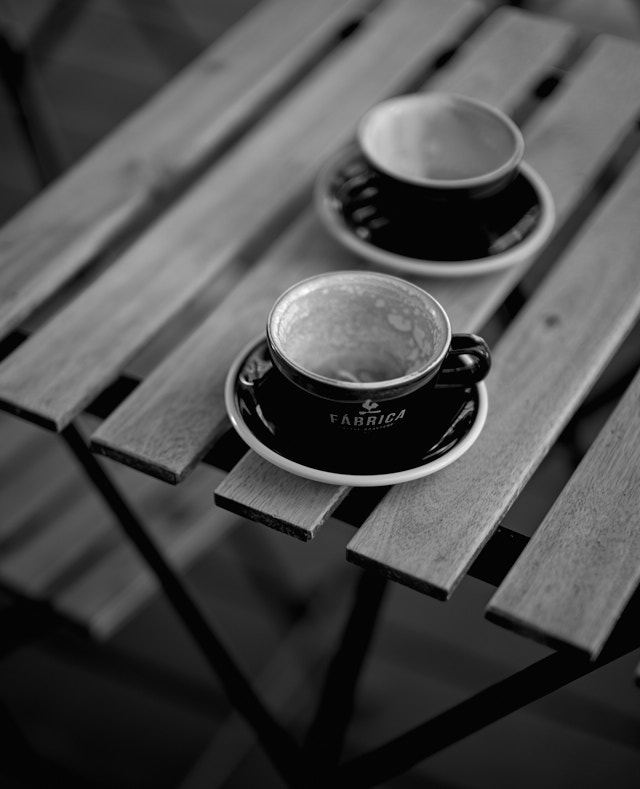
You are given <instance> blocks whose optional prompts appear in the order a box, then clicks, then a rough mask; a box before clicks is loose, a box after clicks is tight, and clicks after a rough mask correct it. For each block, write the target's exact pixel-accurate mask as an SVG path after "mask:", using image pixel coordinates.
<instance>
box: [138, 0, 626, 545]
mask: <svg viewBox="0 0 640 789" xmlns="http://www.w3.org/2000/svg"><path fill="white" fill-rule="evenodd" d="M574 40H575V39H574V32H573V31H572V29H571V28H570V27H569V26H567V25H564V24H560V23H557V22H551V21H549V20H540V19H538V18H536V17H532V16H530V15H528V14H523V13H522V12H519V11H516V10H507V9H502V10H501V11H500V12H499V13H496V14H494V15H493V16H492V17H491V18H490V19H489V21H488V22H487V23H486V24H485V25H483V26H482V27H481V28H480V29H479V30H478V31H476V33H475V34H474V35H473V36H472V37H471V38H470V39H469V41H468V42H467V46H465V47H464V48H463V49H462V51H461V52H460V53H459V55H458V56H457V57H456V58H455V59H454V60H452V61H451V62H450V63H449V64H448V66H447V68H445V69H443V70H442V71H441V72H438V73H437V74H436V76H435V79H434V81H433V86H434V88H436V89H440V90H450V91H455V92H461V93H466V94H467V95H473V96H476V97H477V98H481V99H486V100H491V101H494V102H495V103H497V104H498V105H499V106H502V107H503V109H504V110H505V111H508V112H513V110H514V108H515V107H517V106H518V105H519V103H520V102H521V101H522V96H523V95H524V96H526V95H528V94H529V93H530V91H531V90H532V86H533V85H535V84H537V82H539V81H540V80H542V79H544V78H545V77H546V76H547V75H548V74H549V72H550V71H551V70H553V68H554V67H555V65H556V64H557V63H558V62H561V61H563V60H564V59H565V57H566V56H567V52H568V51H569V50H570V49H571V47H572V45H573V43H574ZM431 85H432V82H431V81H429V82H428V83H427V85H426V88H427V89H428V88H430V87H431ZM503 95H504V96H505V97H507V98H509V97H511V99H512V100H513V102H514V103H513V104H512V105H505V104H501V101H500V98H499V97H501V96H503ZM625 121H626V115H625ZM525 131H526V130H525ZM526 140H527V145H528V146H529V144H530V145H531V147H532V148H533V150H534V151H535V140H532V141H529V138H528V136H527V137H526ZM588 156H589V159H586V157H585V159H586V161H590V160H591V159H592V158H594V157H595V158H597V156H596V152H595V151H589V153H588ZM323 238H324V239H325V240H324V241H322V239H323ZM322 244H324V245H325V247H326V248H327V252H326V260H327V262H326V263H325V264H324V266H323V268H325V269H327V268H329V267H331V266H335V268H357V267H358V266H368V263H363V262H362V261H361V260H359V259H358V258H356V257H355V256H354V255H352V254H351V253H350V252H348V251H346V250H344V249H342V248H341V247H339V246H338V245H337V244H336V243H335V242H334V241H333V240H332V239H328V238H327V233H326V231H325V230H324V229H323V228H322V227H320V226H319V223H318V221H314V219H313V218H311V217H309V218H308V219H306V221H305V222H303V223H301V224H300V226H299V227H298V228H296V229H295V230H294V231H293V235H292V236H291V237H290V238H288V239H287V243H286V244H284V245H282V246H278V247H276V248H274V250H272V254H271V255H270V258H271V257H273V258H274V262H275V260H276V259H280V260H282V261H286V260H290V261H291V265H293V261H295V260H296V259H298V260H303V261H304V260H306V259H307V257H308V258H309V259H310V262H312V263H314V261H315V260H316V258H318V257H319V256H318V254H317V253H316V250H322ZM307 250H310V253H308V252H307ZM271 265H273V263H271ZM523 271H524V268H523V267H518V268H517V269H516V270H514V271H507V272H502V273H499V274H492V275H488V276H486V277H481V278H475V279H471V280H469V279H462V280H458V279H449V280H447V279H434V278H420V279H418V278H414V277H412V279H413V280H414V281H415V282H417V283H418V284H419V285H422V286H423V287H424V288H425V289H426V290H428V291H429V292H431V293H433V295H434V296H436V298H438V300H439V301H440V302H441V303H442V304H443V305H444V306H445V308H446V309H447V312H448V313H449V316H450V319H451V324H452V327H453V329H454V331H470V330H475V329H477V328H478V327H479V326H481V325H482V323H483V322H484V321H485V320H486V319H487V318H488V317H489V316H490V315H491V313H492V312H493V310H494V309H495V308H496V306H497V305H498V304H499V303H500V302H501V300H502V299H503V298H504V296H505V295H506V293H508V291H509V290H510V289H511V288H512V287H513V284H514V283H515V281H517V279H518V278H520V277H521V276H522V274H523ZM303 273H304V272H303ZM281 284H285V283H284V281H281ZM271 295H272V294H270V297H271ZM248 296H249V294H248ZM249 300H250V298H247V301H249ZM265 315H266V311H265ZM131 421H132V420H130V422H131ZM256 463H260V465H261V473H260V474H259V475H253V476H251V477H249V476H245V475H244V474H243V470H244V467H242V466H239V467H237V468H236V469H234V470H232V471H231V472H230V473H229V475H228V476H227V478H226V479H225V481H224V482H223V483H222V489H221V490H220V491H219V492H220V494H221V495H220V501H219V503H220V504H223V506H225V507H229V508H232V509H234V510H235V509H237V511H239V512H243V513H244V514H245V515H246V514H247V512H248V511H249V510H248V508H249V507H250V502H252V503H255V502H257V501H260V502H261V506H262V507H263V509H262V512H261V515H262V517H264V518H265V519H268V520H270V521H271V522H273V518H274V516H275V511H276V510H277V511H279V512H282V511H283V507H282V504H281V501H280V500H275V499H270V498H269V490H270V486H271V482H270V475H274V476H275V475H276V474H278V472H277V471H276V470H273V469H272V467H271V470H270V466H269V464H268V462H267V461H258V460H256ZM278 476H280V475H279V474H278ZM258 480H259V481H260V484H261V485H262V486H263V487H264V493H263V494H262V493H260V492H259V490H258V484H259V483H258ZM305 488H306V481H305V480H302V479H299V478H295V477H293V476H290V477H289V482H288V488H287V491H286V497H287V499H289V500H290V501H291V502H292V503H293V502H296V501H303V500H304V496H305ZM231 490H233V497H232V496H231ZM282 495H283V494H281V496H282ZM327 495H329V493H327ZM299 509H300V508H299V506H297V507H296V506H295V505H293V504H292V506H291V507H290V508H289V509H288V510H287V511H289V512H292V511H299ZM325 512H326V506H325V503H324V502H322V501H319V500H318V501H317V519H318V523H317V525H320V524H321V523H322V522H323V520H324V518H325ZM310 513H311V510H310V509H309V507H308V506H307V509H306V510H305V517H306V518H307V519H308V517H309V515H310ZM254 516H255V517H258V518H259V517H260V514H259V513H255V515H254ZM293 525H294V524H292V523H291V522H289V524H285V523H283V524H282V528H283V529H284V530H286V529H287V528H290V527H291V526H293Z"/></svg>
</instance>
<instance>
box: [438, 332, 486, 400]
mask: <svg viewBox="0 0 640 789" xmlns="http://www.w3.org/2000/svg"><path fill="white" fill-rule="evenodd" d="M461 356H470V357H472V358H471V360H466V359H461V358H460V357H461ZM490 368H491V352H490V351H489V346H488V345H487V343H486V342H485V341H484V340H483V339H482V337H478V335H477V334H454V335H453V337H452V338H451V346H450V348H449V352H448V353H447V355H446V357H445V360H444V362H443V363H442V367H441V368H440V372H439V373H438V380H437V381H436V387H438V388H439V387H445V386H470V385H471V384H475V383H478V381H482V379H483V378H485V377H486V376H487V373H488V372H489V370H490Z"/></svg>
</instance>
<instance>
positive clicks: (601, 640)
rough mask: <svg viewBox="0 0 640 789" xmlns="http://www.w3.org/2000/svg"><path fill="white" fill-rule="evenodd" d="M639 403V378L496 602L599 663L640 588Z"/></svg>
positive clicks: (520, 626) (496, 607)
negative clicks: (615, 629) (602, 651)
mask: <svg viewBox="0 0 640 789" xmlns="http://www.w3.org/2000/svg"><path fill="white" fill-rule="evenodd" d="M636 196H637V197H638V196H639V195H636ZM639 401H640V375H637V376H636V378H635V379H634V381H633V383H632V384H631V385H630V386H629V388H628V389H627V391H626V393H625V395H624V397H623V398H622V400H621V401H620V403H619V404H618V406H617V407H616V409H615V411H614V412H613V414H612V415H611V416H610V417H609V419H608V421H607V423H606V425H605V427H604V428H603V429H602V431H601V433H600V434H599V435H598V437H597V438H596V440H595V441H594V443H593V444H592V445H591V447H590V449H589V451H588V452H587V454H586V455H585V457H584V459H583V460H582V462H581V464H580V466H579V467H578V469H577V471H576V472H575V473H574V474H573V476H572V477H571V479H570V480H569V482H568V484H567V485H566V487H565V488H564V490H563V491H562V493H561V495H560V497H559V498H558V499H557V501H556V502H555V504H554V505H553V506H552V508H551V510H550V511H549V513H548V514H547V516H546V517H545V519H544V521H543V522H542V524H541V525H540V527H539V528H538V529H537V531H536V533H535V534H534V536H533V538H532V539H531V541H530V542H529V544H528V545H527V547H526V548H525V550H524V551H523V553H522V554H521V555H520V558H519V559H518V561H517V562H516V563H515V564H514V566H513V567H512V569H511V571H510V572H509V574H508V575H507V577H506V578H505V580H504V581H503V582H502V584H501V585H500V587H499V588H498V590H497V592H496V593H495V595H494V596H493V597H492V599H491V601H490V602H489V605H488V608H487V615H488V616H489V617H490V618H491V620H492V621H496V622H499V623H500V624H504V625H505V626H506V627H508V628H510V629H513V630H516V631H517V632H520V633H526V634H528V635H531V636H533V637H534V638H536V639H538V640H541V641H543V642H545V643H548V644H550V645H551V646H555V647H558V646H566V645H569V646H572V647H575V648H577V649H580V650H582V651H584V652H586V653H587V654H588V655H589V656H590V657H591V658H592V659H595V658H597V657H598V655H599V654H600V651H601V649H602V647H603V646H604V644H605V642H606V640H607V638H608V637H609V635H610V634H611V631H612V630H613V628H614V626H615V625H616V623H617V621H618V619H619V617H620V615H621V614H622V612H623V610H624V608H625V606H626V604H627V603H628V601H629V599H630V598H631V596H632V594H633V593H634V591H635V589H636V588H637V586H638V583H639V582H640V531H639V530H638V512H640V442H638V435H639V434H640V409H639V408H638V403H639Z"/></svg>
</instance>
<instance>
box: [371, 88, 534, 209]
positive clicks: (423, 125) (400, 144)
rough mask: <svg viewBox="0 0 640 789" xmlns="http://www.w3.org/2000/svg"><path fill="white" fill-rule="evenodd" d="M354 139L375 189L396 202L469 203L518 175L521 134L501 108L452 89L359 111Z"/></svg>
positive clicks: (500, 187) (380, 104)
mask: <svg viewBox="0 0 640 789" xmlns="http://www.w3.org/2000/svg"><path fill="white" fill-rule="evenodd" d="M357 140H358V144H359V146H360V149H361V151H362V154H363V156H364V157H365V159H366V161H367V163H368V165H369V166H370V168H371V169H372V170H373V171H374V172H375V173H376V174H378V175H379V177H380V179H381V191H384V192H386V194H387V196H389V197H391V198H392V199H395V200H398V199H403V200H405V201H406V200H407V199H408V200H412V201H415V200H426V199H429V200H436V201H450V200H461V199H463V200H469V199H471V200H475V199H481V198H484V197H489V196H491V195H495V194H497V193H498V192H499V191H501V190H502V189H504V188H505V187H506V186H507V185H508V184H509V183H510V182H511V180H512V179H513V178H514V177H515V175H516V174H517V172H518V168H519V166H520V163H521V161H522V158H523V155H524V139H523V137H522V133H521V132H520V130H519V128H518V127H517V126H516V124H515V123H514V122H513V120H511V118H509V117H508V116H507V115H506V114H505V113H504V112H502V111H501V110H499V109H498V108H497V107H493V106H492V105H490V104H487V103H486V102H483V101H479V100H477V99H472V98H469V97H466V96H462V95H458V94H454V93H435V92H434V93H428V92H427V93H413V94H406V95H402V96H396V97H394V98H390V99H387V100H386V101H382V102H380V103H379V104H376V105H375V106H373V107H372V108H371V109H370V110H369V111H368V112H367V113H365V114H364V115H363V116H362V118H361V119H360V122H359V124H358V128H357Z"/></svg>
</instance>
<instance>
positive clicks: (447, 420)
mask: <svg viewBox="0 0 640 789" xmlns="http://www.w3.org/2000/svg"><path fill="white" fill-rule="evenodd" d="M235 398H236V407H237V409H238V412H239V413H240V414H241V416H242V419H243V420H244V422H245V425H246V426H247V428H248V429H249V430H250V431H251V432H252V433H253V435H254V436H255V437H256V438H257V439H258V440H259V441H260V442H261V443H262V444H263V445H265V446H266V447H268V448H269V449H271V450H272V451H273V452H276V453H278V454H279V455H281V456H283V457H285V458H287V459H288V460H292V461H294V462H297V463H300V464H302V465H305V466H308V467H312V468H315V469H318V470H320V471H327V472H334V473H344V474H363V475H364V474H389V473H394V472H399V471H404V470H408V469H412V468H416V467H419V466H423V465H425V464H426V463H429V462H431V461H434V460H436V459H438V458H440V457H442V456H443V455H446V454H447V453H448V452H450V451H451V450H452V449H454V448H455V447H456V446H457V445H458V444H459V443H460V442H461V441H462V440H463V439H464V438H465V437H466V436H467V435H468V433H469V431H470V430H471V428H472V427H473V424H474V422H475V421H476V418H477V415H478V408H479V396H478V389H477V386H475V385H472V386H469V387H455V388H442V389H438V390H436V391H435V392H433V393H432V394H431V395H430V400H429V419H428V423H425V424H424V426H423V428H422V429H421V430H420V431H419V432H418V433H417V434H416V432H415V431H412V434H411V435H397V436H396V438H395V439H394V441H393V442H392V443H390V444H388V445H387V446H386V447H385V449H384V450H381V448H380V439H379V437H374V435H373V434H372V436H371V445H369V444H368V439H367V438H366V437H361V438H360V439H359V445H360V446H361V450H360V451H359V454H358V457H357V458H354V457H353V456H350V454H349V453H348V452H344V451H336V448H335V447H334V446H326V445H324V444H323V435H322V434H321V433H316V432H315V431H313V430H310V429H308V428H307V426H305V421H304V410H302V409H301V410H298V407H297V406H296V403H295V402H293V401H292V391H291V384H288V382H286V381H285V380H284V379H283V376H282V375H281V374H280V373H279V372H278V371H277V370H275V369H274V368H273V364H272V362H271V358H270V355H269V351H268V347H267V344H266V341H264V340H263V341H259V342H258V343H257V344H256V345H255V346H254V347H253V349H252V350H250V351H249V352H248V354H247V355H246V357H245V359H244V360H243V361H242V363H241V365H240V370H239V373H238V376H237V380H236V387H235ZM293 398H294V399H295V393H294V394H293ZM282 415H285V417H286V421H287V425H288V426H287V427H283V425H282ZM363 438H364V440H363ZM416 439H417V441H416Z"/></svg>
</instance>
